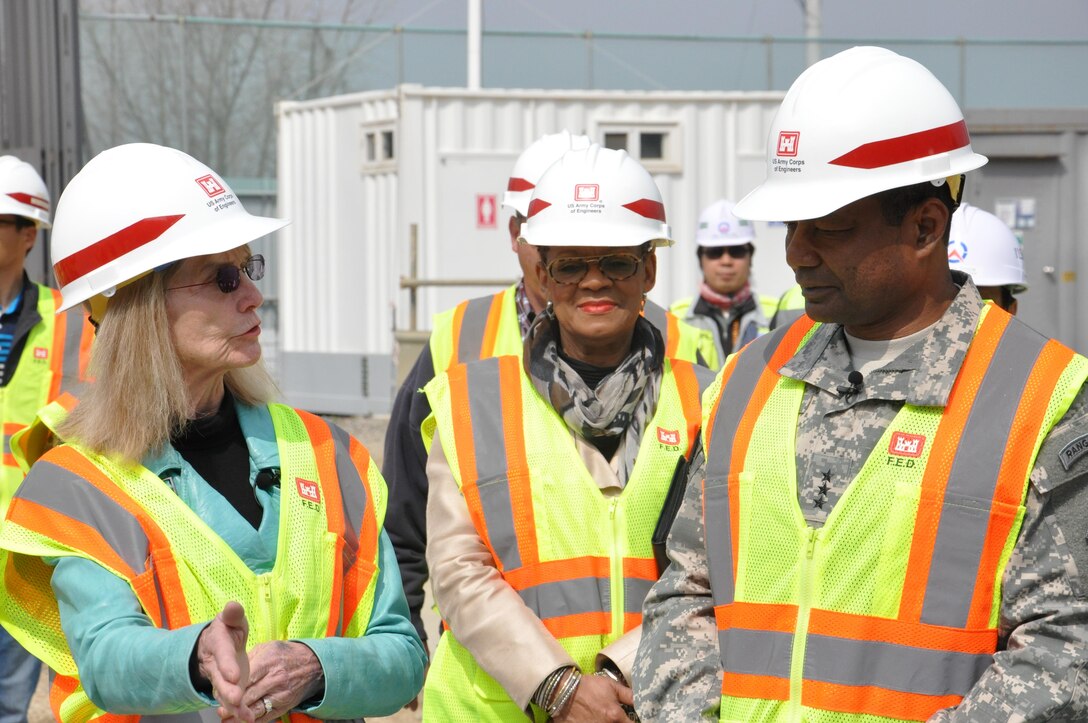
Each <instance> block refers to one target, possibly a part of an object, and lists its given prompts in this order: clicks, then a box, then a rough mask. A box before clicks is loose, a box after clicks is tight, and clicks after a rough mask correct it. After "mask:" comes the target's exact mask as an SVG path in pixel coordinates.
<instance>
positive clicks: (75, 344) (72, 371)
mask: <svg viewBox="0 0 1088 723" xmlns="http://www.w3.org/2000/svg"><path fill="white" fill-rule="evenodd" d="M64 317H65V321H66V322H67V323H66V325H65V328H64V358H63V359H62V360H61V382H60V390H61V391H62V392H70V391H72V390H73V389H74V388H75V387H76V385H78V384H79V342H80V340H82V338H83V325H84V324H85V323H87V322H86V320H85V319H84V318H83V309H82V307H79V306H77V307H76V308H74V309H69V310H68V311H65V312H64ZM54 353H56V350H54Z"/></svg>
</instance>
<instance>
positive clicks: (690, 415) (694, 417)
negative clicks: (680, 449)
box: [671, 361, 703, 459]
mask: <svg viewBox="0 0 1088 723" xmlns="http://www.w3.org/2000/svg"><path fill="white" fill-rule="evenodd" d="M671 364H672V374H673V379H675V380H676V388H677V390H678V391H679V392H680V408H681V409H682V410H683V412H684V420H685V421H686V422H687V424H688V448H687V449H686V450H684V457H687V458H689V459H690V458H691V450H692V448H693V447H694V446H695V440H696V439H697V438H698V436H699V427H700V426H702V423H703V419H702V407H701V406H700V405H699V380H698V379H696V377H695V370H694V369H693V368H692V366H691V364H685V363H683V362H679V361H673V362H671Z"/></svg>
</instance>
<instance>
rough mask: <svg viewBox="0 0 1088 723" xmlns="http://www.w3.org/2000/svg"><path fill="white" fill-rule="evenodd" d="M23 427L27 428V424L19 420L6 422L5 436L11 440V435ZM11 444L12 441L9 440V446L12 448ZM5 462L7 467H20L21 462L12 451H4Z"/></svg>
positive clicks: (4, 427)
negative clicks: (17, 460) (20, 422)
mask: <svg viewBox="0 0 1088 723" xmlns="http://www.w3.org/2000/svg"><path fill="white" fill-rule="evenodd" d="M23 429H26V425H25V424H19V423H18V422H4V426H3V431H4V437H5V438H6V439H9V440H10V439H11V437H12V436H13V435H14V434H16V433H17V432H20V431H22V430H23ZM10 444H11V443H10V442H9V443H8V446H9V448H10ZM3 464H4V466H5V467H18V466H19V463H18V462H16V461H15V455H14V454H12V453H11V452H4V456H3Z"/></svg>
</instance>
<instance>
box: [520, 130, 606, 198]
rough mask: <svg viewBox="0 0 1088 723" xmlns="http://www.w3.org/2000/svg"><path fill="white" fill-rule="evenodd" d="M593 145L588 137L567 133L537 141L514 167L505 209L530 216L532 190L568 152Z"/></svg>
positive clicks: (550, 135) (551, 135)
mask: <svg viewBox="0 0 1088 723" xmlns="http://www.w3.org/2000/svg"><path fill="white" fill-rule="evenodd" d="M591 143H592V141H591V140H590V139H589V136H579V135H573V134H571V132H570V131H568V130H563V131H560V132H559V133H550V134H548V135H545V136H541V137H540V138H538V139H537V140H536V141H534V142H533V144H532V145H531V146H529V147H528V148H526V149H525V151H524V152H523V153H522V154H521V155H520V156H518V160H517V161H516V162H515V163H514V170H513V171H511V173H510V180H509V181H508V182H507V184H506V193H505V194H503V197H502V205H503V208H509V209H510V210H511V211H517V212H518V213H520V214H521V215H522V216H527V215H528V214H529V199H530V198H532V196H533V189H534V188H536V184H537V183H539V182H540V178H541V176H543V175H544V172H545V171H547V170H548V168H549V167H550V166H551V165H552V164H553V163H555V162H556V161H558V160H559V159H560V157H562V155H563V154H564V153H566V152H567V151H576V150H579V149H581V148H588V147H589V146H590V144H591Z"/></svg>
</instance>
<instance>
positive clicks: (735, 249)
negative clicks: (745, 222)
mask: <svg viewBox="0 0 1088 723" xmlns="http://www.w3.org/2000/svg"><path fill="white" fill-rule="evenodd" d="M701 251H702V255H703V256H705V257H707V258H708V259H710V260H711V261H717V260H718V259H720V258H721V257H722V256H723V255H724V254H729V258H731V259H746V258H748V255H749V254H751V253H752V251H751V249H749V248H748V244H741V245H740V246H703V247H702V249H701Z"/></svg>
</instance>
